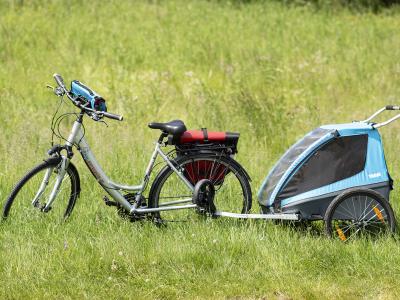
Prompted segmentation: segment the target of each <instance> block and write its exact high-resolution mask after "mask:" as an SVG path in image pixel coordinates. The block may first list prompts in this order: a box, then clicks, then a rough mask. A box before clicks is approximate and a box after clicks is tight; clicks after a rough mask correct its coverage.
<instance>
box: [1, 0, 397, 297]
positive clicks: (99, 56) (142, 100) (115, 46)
mask: <svg viewBox="0 0 400 300" xmlns="http://www.w3.org/2000/svg"><path fill="white" fill-rule="evenodd" d="M399 26H400V19H399V16H398V13H393V14H391V15H389V14H380V15H376V14H372V13H365V14H353V13H352V12H350V11H348V10H341V11H338V12H336V13H331V12H328V11H324V10H323V11H315V10H314V9H313V8H310V7H304V6H300V7H297V6H285V5H281V4H279V3H276V2H272V3H269V2H266V3H261V2H251V3H248V4H246V5H235V4H234V3H230V2H222V3H221V2H212V1H208V2H207V1H165V2H158V1H148V2H130V1H108V2H91V3H89V2H85V1H78V0H75V1H69V2H68V3H67V2H64V1H53V2H51V3H48V2H47V1H3V2H1V3H0V119H1V120H2V122H1V123H0V137H1V143H0V151H1V153H2V155H1V156H0V166H1V168H0V199H2V201H3V200H4V199H5V197H6V196H7V194H8V193H9V191H10V189H11V187H12V185H13V184H14V183H15V182H16V181H17V180H18V178H20V177H21V176H22V175H23V173H24V172H25V171H26V170H27V169H28V168H30V167H32V166H33V165H34V164H36V163H37V162H39V161H40V160H41V159H43V158H44V157H45V151H46V149H47V148H48V147H49V144H50V143H49V142H50V137H51V132H50V130H49V125H50V121H51V117H52V114H53V112H54V111H55V109H56V107H57V104H58V100H57V99H56V98H55V97H54V96H53V95H52V94H51V93H50V92H49V91H48V90H47V89H46V88H45V85H46V84H47V83H49V84H54V83H53V81H52V77H51V75H52V74H53V73H54V72H59V73H61V74H62V75H63V76H64V77H65V78H66V79H68V80H72V79H79V80H81V81H83V82H85V83H87V84H88V85H89V86H91V87H92V88H93V89H95V90H96V91H97V92H98V93H100V94H101V95H103V96H104V97H105V98H106V99H107V104H108V108H109V111H111V112H116V113H121V114H123V115H124V117H125V121H124V122H123V123H118V122H113V121H109V122H107V123H108V127H107V126H105V125H104V124H101V123H95V122H92V121H90V120H87V121H86V123H85V126H86V132H87V138H88V140H89V142H90V144H91V146H92V148H93V150H94V152H95V153H96V156H97V157H98V160H99V161H100V162H101V163H102V165H103V166H104V169H105V170H106V171H107V173H109V175H110V177H111V178H113V179H115V180H118V181H121V182H127V183H136V182H139V181H140V179H141V176H142V173H143V170H144V168H145V164H146V162H147V159H148V156H149V155H150V151H151V149H152V147H153V145H152V141H153V140H155V139H156V138H157V132H154V131H152V130H150V129H148V128H147V126H146V123H148V122H150V121H168V120H171V119H176V118H181V119H183V120H185V122H186V124H187V126H188V127H190V128H201V127H205V126H206V127H208V128H209V129H214V130H229V131H239V132H241V138H240V143H239V155H238V156H237V159H238V161H239V162H240V163H242V165H243V166H244V167H245V168H246V169H247V170H248V172H249V174H250V175H251V177H252V178H253V181H252V189H253V194H254V195H255V192H256V191H257V188H258V187H259V185H260V183H261V182H262V180H263V178H264V177H265V175H266V174H267V172H268V170H269V169H270V168H271V166H272V165H273V163H274V162H275V161H276V159H278V158H279V156H280V155H281V154H282V152H283V151H284V150H285V149H286V148H287V147H288V146H290V145H291V144H292V143H293V142H295V141H296V140H297V139H298V138H299V137H301V136H302V135H303V134H304V133H306V132H308V131H309V130H311V129H313V128H314V127H317V126H319V125H320V124H321V123H336V122H348V121H351V120H355V119H362V118H364V117H365V116H366V115H367V114H369V113H371V112H372V111H373V110H374V109H376V108H379V107H381V106H383V105H385V104H388V103H396V100H397V99H398V95H399V94H400V93H399V92H400V85H399V79H400V64H399V61H400V49H399V44H400V33H399V30H398V28H399ZM62 110H63V111H73V110H74V109H73V107H71V105H64V106H63V108H62ZM69 121H72V119H70V120H69ZM69 125H70V123H68V122H66V123H65V124H63V126H62V130H63V133H64V134H67V132H68V128H69V127H68V126H69ZM399 128H400V125H399V124H396V123H395V124H393V125H392V126H390V127H388V128H384V129H382V135H383V139H384V143H385V149H386V157H387V161H388V167H389V170H390V171H391V175H392V177H393V178H394V179H395V180H396V179H398V178H399V176H400V173H399V172H398V167H399V160H398V155H397V150H396V149H398V143H399V141H398V139H397V132H398V130H399ZM73 161H74V163H75V164H76V165H77V166H78V169H79V170H80V174H81V177H82V179H81V180H82V187H83V191H82V195H81V198H80V200H79V202H78V204H77V206H76V208H75V211H74V213H73V216H72V218H71V220H70V221H69V222H68V223H66V224H54V223H48V222H46V221H43V222H37V223H34V224H24V223H15V222H13V220H12V219H10V220H9V221H8V222H6V223H5V224H2V225H1V226H0V253H1V256H0V278H1V281H0V283H1V284H0V298H24V297H28V298H108V297H110V298H170V299H173V298H196V297H198V298H225V297H228V298H234V297H235V298H257V297H267V298H280V299H282V298H283V299H284V298H334V297H340V298H355V297H365V298H376V297H380V298H383V299H395V298H398V297H399V296H400V289H399V288H398V286H397V282H398V281H399V279H400V277H399V274H400V272H399V267H398V266H399V265H400V264H399V263H400V261H399V254H400V253H399V244H398V242H397V238H395V239H392V238H383V239H381V240H378V241H375V242H370V241H366V240H358V241H355V242H353V243H350V244H348V245H343V244H341V243H338V242H335V241H330V240H328V239H326V238H325V237H323V236H320V231H319V230H318V228H314V227H312V228H306V229H302V228H298V229H296V228H290V227H287V226H282V225H274V224H271V223H265V222H234V221H231V220H222V219H221V220H206V221H205V220H203V219H201V218H196V217H195V216H192V218H191V221H189V222H186V223H183V224H170V225H169V226H168V227H167V228H163V229H159V228H155V227H154V226H153V225H152V224H147V223H144V224H143V223H135V224H131V223H128V222H124V221H123V220H121V219H119V218H118V216H117V214H116V213H115V211H114V210H113V209H111V208H108V207H106V206H105V205H103V204H102V200H101V197H102V195H103V193H104V192H103V191H102V190H101V188H100V187H99V186H98V185H97V183H96V182H95V180H93V179H92V177H91V175H90V173H89V172H88V171H87V170H86V169H85V166H84V165H83V164H82V161H81V160H80V158H79V157H78V154H77V155H76V157H74V159H73ZM395 187H396V184H395ZM399 196H400V195H399V192H398V190H397V189H396V188H395V190H394V191H393V193H392V199H393V200H392V203H393V206H394V209H395V211H396V213H397V215H400V214H399V213H400V208H399V205H398V199H399ZM254 201H256V199H255V200H254ZM256 206H257V205H255V208H254V211H257V208H256Z"/></svg>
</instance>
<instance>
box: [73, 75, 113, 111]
mask: <svg viewBox="0 0 400 300" xmlns="http://www.w3.org/2000/svg"><path fill="white" fill-rule="evenodd" d="M71 93H72V94H74V96H75V97H82V98H84V99H85V100H86V101H88V102H89V103H90V106H91V108H92V109H94V110H97V111H107V106H106V100H104V98H103V97H101V96H100V95H98V94H97V93H96V92H94V91H93V90H91V89H90V88H88V87H87V86H86V85H84V84H83V83H82V82H80V81H78V80H74V81H72V82H71Z"/></svg>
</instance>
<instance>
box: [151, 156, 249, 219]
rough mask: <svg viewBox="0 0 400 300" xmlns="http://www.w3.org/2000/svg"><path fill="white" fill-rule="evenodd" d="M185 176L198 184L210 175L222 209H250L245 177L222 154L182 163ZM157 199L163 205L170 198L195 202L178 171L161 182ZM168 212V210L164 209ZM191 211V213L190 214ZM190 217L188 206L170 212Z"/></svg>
mask: <svg viewBox="0 0 400 300" xmlns="http://www.w3.org/2000/svg"><path fill="white" fill-rule="evenodd" d="M180 167H181V170H182V172H183V174H184V176H185V177H186V178H187V179H188V180H189V181H190V182H191V183H192V184H195V183H197V182H198V181H200V180H201V179H209V180H210V181H211V182H213V184H214V187H215V197H214V203H215V206H216V208H217V210H218V211H229V212H235V213H243V212H248V210H249V207H248V206H249V205H248V199H247V197H248V196H247V194H246V193H247V191H246V187H245V183H244V182H242V181H243V180H244V179H243V178H241V176H240V175H239V174H238V171H237V170H235V169H234V167H232V166H231V165H230V164H229V163H227V162H226V161H223V160H220V159H218V158H193V159H190V160H187V161H184V162H183V163H181V164H180ZM160 186H161V188H159V190H158V192H157V194H156V199H155V203H156V204H157V206H163V205H165V203H166V202H169V201H180V200H187V203H186V204H191V203H192V202H191V200H192V192H191V191H190V190H189V188H188V187H187V186H186V185H185V184H184V183H183V182H182V180H181V179H180V178H179V177H178V175H177V174H176V173H174V172H172V171H171V172H170V173H169V174H168V175H167V176H165V177H164V180H163V182H161V183H160ZM160 214H161V215H166V214H167V212H164V211H163V212H161V213H160ZM189 215H190V214H189ZM182 217H184V218H186V217H188V211H187V210H179V211H174V212H169V213H168V218H174V219H179V218H182Z"/></svg>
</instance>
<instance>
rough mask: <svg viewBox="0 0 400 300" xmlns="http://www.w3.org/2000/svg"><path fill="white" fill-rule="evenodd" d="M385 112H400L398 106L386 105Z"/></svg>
mask: <svg viewBox="0 0 400 300" xmlns="http://www.w3.org/2000/svg"><path fill="white" fill-rule="evenodd" d="M386 110H400V106H398V105H386Z"/></svg>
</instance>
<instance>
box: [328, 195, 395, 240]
mask: <svg viewBox="0 0 400 300" xmlns="http://www.w3.org/2000/svg"><path fill="white" fill-rule="evenodd" d="M324 221H325V233H326V234H327V235H328V236H329V237H332V238H338V239H340V240H341V241H343V242H346V241H349V240H353V239H355V238H357V237H361V236H365V237H367V238H376V237H377V236H381V235H383V234H388V233H393V232H394V231H395V227H396V225H395V217H394V213H393V209H392V207H391V205H390V203H389V202H388V201H386V199H385V198H384V197H383V196H382V195H381V194H379V193H377V192H375V191H373V190H370V189H349V190H347V191H345V192H344V193H342V194H340V195H338V196H337V197H336V198H335V199H333V201H332V202H331V204H330V205H329V206H328V209H327V210H326V213H325V217H324Z"/></svg>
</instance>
